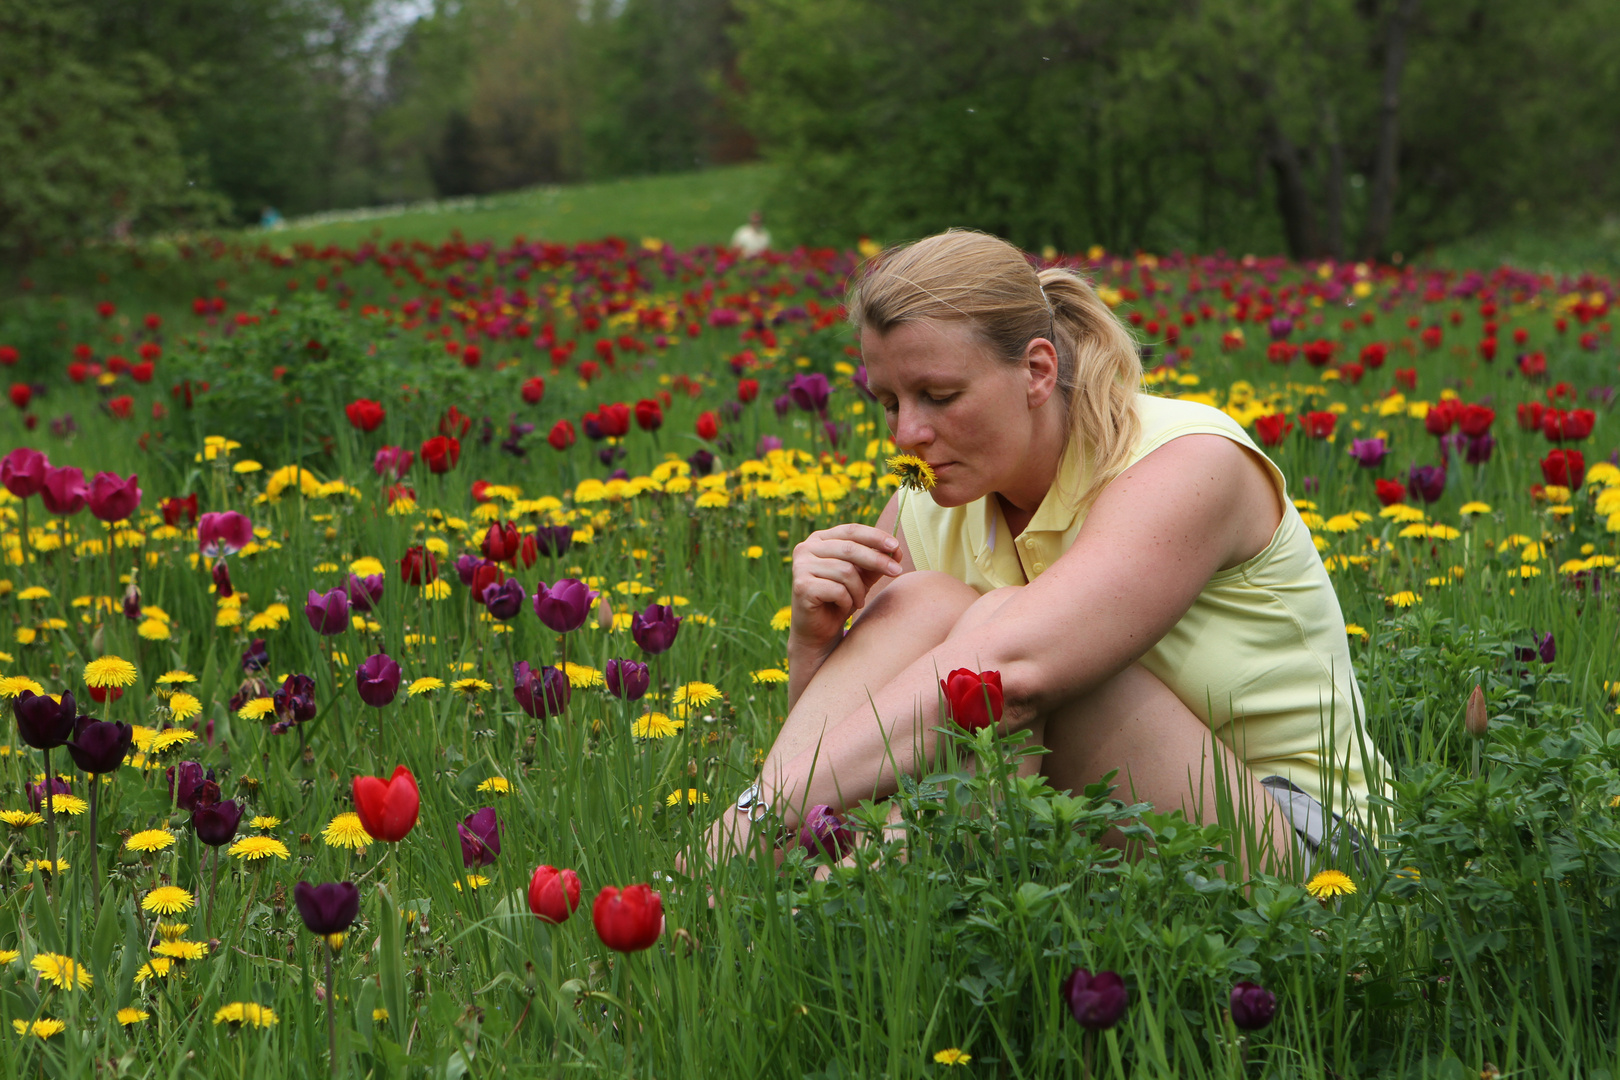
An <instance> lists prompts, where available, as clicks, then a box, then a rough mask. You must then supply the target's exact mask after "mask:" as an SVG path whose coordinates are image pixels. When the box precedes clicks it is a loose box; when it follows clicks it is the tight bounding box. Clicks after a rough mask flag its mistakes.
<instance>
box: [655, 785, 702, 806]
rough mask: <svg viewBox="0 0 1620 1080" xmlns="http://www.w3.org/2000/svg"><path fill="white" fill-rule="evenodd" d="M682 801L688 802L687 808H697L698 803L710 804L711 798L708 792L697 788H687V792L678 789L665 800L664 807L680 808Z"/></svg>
mask: <svg viewBox="0 0 1620 1080" xmlns="http://www.w3.org/2000/svg"><path fill="white" fill-rule="evenodd" d="M682 799H685V800H686V805H687V806H696V805H697V804H698V803H706V802H708V801H709V796H708V794H707V793H706V792H702V791H699V790H698V789H697V788H695V787H693V788H687V789H686V790H685V791H682V790H681V789H680V788H676V789H675V790H674V791H672V792H670V793H669V795H667V796H666V797H665V798H664V805H665V806H679V805H680V803H681V800H682Z"/></svg>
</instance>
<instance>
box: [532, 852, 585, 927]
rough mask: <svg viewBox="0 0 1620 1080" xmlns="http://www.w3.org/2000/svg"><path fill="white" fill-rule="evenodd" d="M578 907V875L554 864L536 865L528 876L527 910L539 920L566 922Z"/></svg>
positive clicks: (554, 922) (553, 922)
mask: <svg viewBox="0 0 1620 1080" xmlns="http://www.w3.org/2000/svg"><path fill="white" fill-rule="evenodd" d="M578 907H579V875H578V874H576V873H574V872H573V871H572V870H558V869H557V868H556V867H555V866H538V867H536V868H535V871H534V876H533V877H531V878H529V910H530V911H532V912H534V913H535V914H536V915H537V916H539V918H540V921H541V922H546V923H551V924H553V925H556V924H557V923H561V922H566V921H567V920H568V916H570V915H572V914H573V913H574V911H575V909H577V908H578Z"/></svg>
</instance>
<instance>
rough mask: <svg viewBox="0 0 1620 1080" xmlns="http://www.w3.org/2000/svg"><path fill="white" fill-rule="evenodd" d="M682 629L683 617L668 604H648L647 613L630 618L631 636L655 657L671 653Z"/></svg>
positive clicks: (636, 614) (643, 612) (639, 613)
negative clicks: (677, 634) (677, 632)
mask: <svg viewBox="0 0 1620 1080" xmlns="http://www.w3.org/2000/svg"><path fill="white" fill-rule="evenodd" d="M680 628H681V617H680V616H679V615H677V614H675V609H674V608H672V607H670V606H669V605H668V604H648V605H647V609H646V610H645V611H638V612H636V613H635V614H634V615H632V616H630V636H631V637H633V638H635V639H636V644H637V645H640V646H641V647H642V649H643V650H644V651H646V652H649V653H652V654H653V655H654V656H656V655H658V654H659V653H661V652H668V651H669V647H670V646H671V645H673V644H675V633H676V631H678V630H679V629H680Z"/></svg>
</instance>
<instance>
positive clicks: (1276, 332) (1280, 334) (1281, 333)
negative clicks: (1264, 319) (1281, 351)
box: [1266, 315, 1294, 341]
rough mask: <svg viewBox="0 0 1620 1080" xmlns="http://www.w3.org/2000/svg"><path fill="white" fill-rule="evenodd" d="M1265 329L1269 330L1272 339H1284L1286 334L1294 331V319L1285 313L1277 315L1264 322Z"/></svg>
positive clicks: (1286, 336) (1286, 337)
mask: <svg viewBox="0 0 1620 1080" xmlns="http://www.w3.org/2000/svg"><path fill="white" fill-rule="evenodd" d="M1266 329H1267V330H1270V331H1271V340H1272V341H1286V340H1288V335H1289V334H1292V333H1293V332H1294V320H1293V319H1290V318H1288V317H1287V316H1286V315H1279V316H1278V317H1277V318H1275V319H1272V320H1271V322H1269V323H1267V324H1266Z"/></svg>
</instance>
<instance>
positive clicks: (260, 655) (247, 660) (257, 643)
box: [232, 637, 270, 711]
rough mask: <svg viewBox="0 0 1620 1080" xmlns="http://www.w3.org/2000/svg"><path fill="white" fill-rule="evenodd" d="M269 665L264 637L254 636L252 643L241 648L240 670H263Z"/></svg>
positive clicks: (268, 655) (268, 653) (268, 652)
mask: <svg viewBox="0 0 1620 1080" xmlns="http://www.w3.org/2000/svg"><path fill="white" fill-rule="evenodd" d="M269 666H270V650H268V649H266V648H265V647H264V638H262V637H261V638H254V639H253V641H252V643H251V644H249V645H248V647H247V648H245V649H243V650H242V670H243V671H263V670H264V669H265V668H267V667H269ZM232 711H235V710H232Z"/></svg>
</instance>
